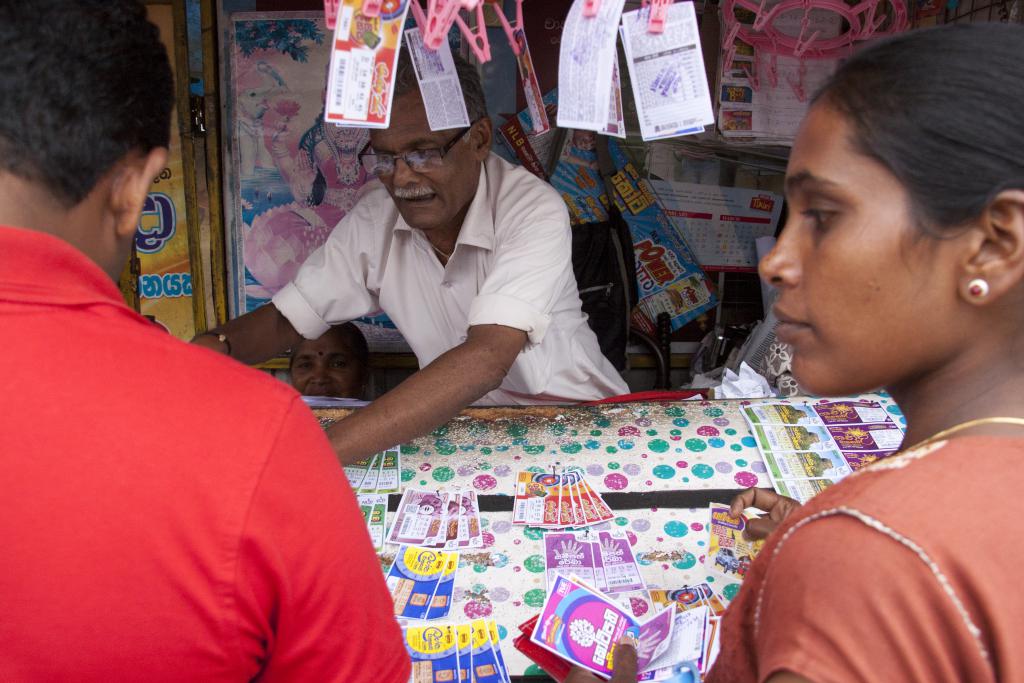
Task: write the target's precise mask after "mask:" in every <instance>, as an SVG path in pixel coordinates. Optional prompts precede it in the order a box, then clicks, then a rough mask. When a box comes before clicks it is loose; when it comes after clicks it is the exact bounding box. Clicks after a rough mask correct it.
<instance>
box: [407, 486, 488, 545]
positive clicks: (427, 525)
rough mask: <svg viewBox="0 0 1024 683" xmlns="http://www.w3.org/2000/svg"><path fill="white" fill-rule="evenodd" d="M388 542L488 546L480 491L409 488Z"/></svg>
mask: <svg viewBox="0 0 1024 683" xmlns="http://www.w3.org/2000/svg"><path fill="white" fill-rule="evenodd" d="M387 542H388V543H391V544H395V545H402V544H405V545H418V546H423V547H426V548H443V549H445V550H458V549H463V548H482V547H484V539H483V534H482V533H481V531H480V505H479V504H478V502H477V498H476V492H475V491H465V492H464V491H461V490H459V489H456V490H454V491H451V492H440V491H430V490H421V489H407V490H406V492H405V493H404V494H403V495H402V500H401V502H400V503H399V504H398V512H397V513H395V520H394V522H393V523H392V525H391V532H390V533H389V534H388V538H387Z"/></svg>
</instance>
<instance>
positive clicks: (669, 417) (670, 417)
mask: <svg viewBox="0 0 1024 683" xmlns="http://www.w3.org/2000/svg"><path fill="white" fill-rule="evenodd" d="M863 398H866V399H869V400H874V401H878V402H879V403H881V404H882V405H883V406H885V407H886V408H887V409H888V410H889V411H890V412H891V413H893V414H895V415H899V414H900V413H899V411H898V409H897V408H896V407H895V406H894V405H893V402H892V399H891V398H889V397H888V396H878V395H870V396H865V397H863ZM741 405H742V404H741V402H740V401H683V402H679V403H634V404H610V405H601V406H592V407H582V406H580V407H551V406H543V407H523V408H486V409H484V408H481V409H470V410H467V411H466V412H465V413H464V414H463V415H460V416H459V417H457V418H455V419H454V420H452V421H451V422H449V423H448V424H446V425H444V426H442V427H441V428H439V429H437V430H435V431H434V432H433V433H431V434H430V435H428V436H425V437H423V438H421V439H417V440H416V441H414V442H412V443H409V444H405V445H403V446H402V448H401V453H402V463H401V467H402V470H401V479H402V481H403V484H404V485H405V486H409V487H419V488H437V489H442V490H453V489H455V488H456V487H458V488H461V489H462V490H472V491H476V492H477V493H478V494H479V495H484V496H494V495H509V496H510V495H513V494H514V493H515V486H516V476H517V474H518V472H519V471H521V470H530V471H533V472H538V473H539V472H550V471H551V466H552V465H553V464H555V463H556V462H557V463H559V464H561V465H563V466H565V465H578V466H580V467H582V468H583V470H584V471H585V472H586V474H587V480H588V481H589V482H590V484H591V485H592V486H593V487H594V488H596V489H598V490H599V491H601V492H602V493H619V492H624V493H633V492H652V491H685V490H707V489H731V490H737V491H738V490H739V489H742V488H746V487H748V486H771V482H770V481H769V479H768V476H767V474H766V468H765V465H764V462H763V461H762V459H761V456H760V453H759V452H758V450H757V447H756V444H755V442H754V439H753V437H752V436H751V433H750V430H749V429H748V428H747V424H746V421H745V420H744V419H743V416H742V414H741V412H740V408H741ZM314 412H315V413H316V414H317V416H318V418H320V421H321V424H325V425H326V424H330V423H331V422H332V421H334V420H336V419H338V418H339V417H341V416H342V415H344V414H345V413H347V412H348V411H347V410H344V409H336V408H328V409H316V410H315V411H314ZM613 510H614V505H613ZM614 511H615V514H616V518H615V519H614V520H613V521H612V522H611V523H606V524H605V525H603V526H604V528H615V529H621V530H622V531H623V532H626V533H627V536H628V538H629V541H630V544H631V545H632V547H633V550H634V552H635V553H636V554H637V560H638V563H639V564H640V569H641V572H642V574H643V576H644V580H645V581H646V582H647V585H648V587H649V588H678V587H680V586H684V585H689V584H693V583H699V582H702V581H708V579H709V577H710V579H711V580H713V581H714V583H712V585H713V586H714V588H715V590H717V591H719V592H721V593H722V594H723V596H724V597H725V598H726V599H727V600H728V599H732V598H733V597H734V596H735V595H736V592H737V591H738V590H739V584H736V583H735V582H733V581H729V580H727V579H723V578H722V577H721V576H717V575H715V574H713V573H712V572H709V571H708V570H707V569H706V567H705V566H704V560H703V558H704V556H705V553H706V549H707V529H706V525H707V522H708V517H707V515H708V512H707V509H706V508H703V509H679V508H668V507H664V506H661V505H659V506H658V507H657V508H656V509H652V508H651V507H643V508H640V509H626V510H614ZM511 519H512V515H511V513H510V512H507V511H504V512H483V513H482V519H481V521H482V524H483V528H484V530H485V531H484V535H485V538H486V546H487V547H485V548H480V549H472V550H464V551H462V553H461V557H460V569H459V574H458V576H457V578H456V594H455V596H454V604H453V607H452V614H453V615H454V618H480V617H489V618H494V619H495V620H497V622H498V624H499V630H500V632H501V634H502V653H503V655H504V657H505V660H506V662H507V664H508V666H509V671H510V673H511V674H512V675H513V676H521V675H523V674H524V673H526V674H530V673H534V672H535V671H536V667H531V665H532V662H530V661H529V660H527V659H526V658H525V657H523V656H522V655H521V654H520V653H519V652H518V650H516V649H515V648H514V647H512V644H511V637H514V635H516V634H518V629H517V626H518V625H519V624H520V623H522V622H524V621H526V620H527V619H529V618H530V617H532V616H534V615H535V614H537V612H538V611H539V609H540V607H541V605H542V603H543V601H544V597H545V594H546V590H545V585H546V577H545V572H544V560H543V553H544V546H543V532H542V531H541V530H540V529H534V528H525V527H521V526H513V525H512V524H511ZM391 521H392V515H390V514H389V518H388V522H389V523H390V522H391ZM599 528H600V527H599ZM394 551H395V548H394V547H393V546H388V547H387V548H386V550H385V552H384V553H383V554H382V555H381V564H382V566H383V567H384V569H385V571H386V570H387V568H389V567H390V564H391V562H392V560H393V559H394ZM621 601H622V602H623V605H624V606H625V607H627V608H628V609H630V610H631V611H632V612H633V613H634V614H637V615H645V614H648V613H649V612H650V610H652V609H654V606H653V605H651V604H650V601H649V598H648V597H647V596H646V594H645V593H644V594H626V595H623V596H621Z"/></svg>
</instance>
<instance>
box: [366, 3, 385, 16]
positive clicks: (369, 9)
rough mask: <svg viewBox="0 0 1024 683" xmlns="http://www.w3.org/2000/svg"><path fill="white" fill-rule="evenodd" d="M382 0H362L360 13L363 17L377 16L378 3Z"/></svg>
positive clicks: (378, 13) (378, 10) (378, 12)
mask: <svg viewBox="0 0 1024 683" xmlns="http://www.w3.org/2000/svg"><path fill="white" fill-rule="evenodd" d="M382 1H383V0H363V9H362V10H361V13H362V15H363V16H364V17H379V16H380V5H381V2H382Z"/></svg>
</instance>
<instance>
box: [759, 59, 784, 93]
mask: <svg viewBox="0 0 1024 683" xmlns="http://www.w3.org/2000/svg"><path fill="white" fill-rule="evenodd" d="M755 54H757V53H755ZM768 82H769V83H770V84H771V86H772V87H773V88H774V87H776V86H777V85H778V84H779V55H777V54H776V53H774V52H772V53H771V55H770V56H769V57H768Z"/></svg>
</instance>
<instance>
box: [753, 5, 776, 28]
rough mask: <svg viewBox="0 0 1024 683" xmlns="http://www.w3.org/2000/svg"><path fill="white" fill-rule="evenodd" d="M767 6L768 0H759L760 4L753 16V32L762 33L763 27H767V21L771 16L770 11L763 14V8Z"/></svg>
mask: <svg viewBox="0 0 1024 683" xmlns="http://www.w3.org/2000/svg"><path fill="white" fill-rule="evenodd" d="M767 4H768V0H761V4H760V5H758V7H757V12H756V14H755V16H754V25H753V26H752V27H751V28H753V29H754V30H755V31H762V30H764V27H765V26H767V25H768V20H769V19H770V18H771V16H772V12H771V10H769V11H767V12H765V11H764V10H765V6H766V5H767Z"/></svg>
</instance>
